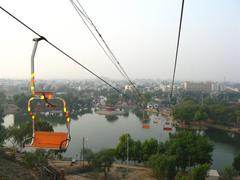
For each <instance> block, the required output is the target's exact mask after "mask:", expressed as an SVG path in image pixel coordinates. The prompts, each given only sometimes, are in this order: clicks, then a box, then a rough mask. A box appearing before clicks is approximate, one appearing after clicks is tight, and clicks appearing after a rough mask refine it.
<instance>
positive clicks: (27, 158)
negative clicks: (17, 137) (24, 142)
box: [23, 150, 48, 168]
mask: <svg viewBox="0 0 240 180" xmlns="http://www.w3.org/2000/svg"><path fill="white" fill-rule="evenodd" d="M23 162H24V164H25V165H26V166H27V167H29V168H33V167H39V166H40V167H41V166H46V165H48V159H47V155H46V153H45V151H43V150H36V152H33V153H32V152H26V153H25V154H24V156H23Z"/></svg>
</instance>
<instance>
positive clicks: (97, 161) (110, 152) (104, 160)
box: [92, 149, 115, 176]
mask: <svg viewBox="0 0 240 180" xmlns="http://www.w3.org/2000/svg"><path fill="white" fill-rule="evenodd" d="M114 158H115V151H114V149H103V150H101V151H99V152H98V153H96V154H95V155H94V158H93V160H92V165H93V166H94V167H95V168H96V169H99V170H102V171H103V172H104V175H105V176H107V173H108V172H109V170H110V167H111V166H112V163H113V162H114Z"/></svg>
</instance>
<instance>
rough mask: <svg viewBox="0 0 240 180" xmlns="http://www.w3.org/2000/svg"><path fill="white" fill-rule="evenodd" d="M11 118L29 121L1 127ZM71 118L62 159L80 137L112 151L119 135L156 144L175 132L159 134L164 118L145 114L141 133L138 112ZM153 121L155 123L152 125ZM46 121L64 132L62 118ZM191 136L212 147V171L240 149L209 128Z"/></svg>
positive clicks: (235, 137)
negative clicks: (69, 138) (145, 126)
mask: <svg viewBox="0 0 240 180" xmlns="http://www.w3.org/2000/svg"><path fill="white" fill-rule="evenodd" d="M87 112H88V113H87ZM11 117H12V122H14V124H16V125H19V124H20V123H23V122H26V121H31V119H30V118H29V117H28V115H27V114H25V115H22V114H16V115H15V116H6V117H5V118H4V124H5V123H8V124H11ZM75 117H76V119H73V120H72V122H71V125H70V126H71V136H72V141H71V142H70V145H69V149H68V150H67V152H66V153H65V154H64V156H68V157H69V156H72V157H74V155H76V154H77V153H79V152H80V148H81V139H82V137H83V136H85V137H88V139H89V141H88V148H91V149H93V150H94V151H98V150H100V149H102V148H112V147H115V145H116V144H117V143H118V138H119V136H120V135H121V134H123V133H130V134H131V136H132V138H133V139H136V140H137V139H139V140H141V141H144V140H145V139H148V138H155V139H157V140H159V141H160V142H164V141H166V140H168V139H169V136H170V135H171V134H174V133H175V132H176V129H175V128H173V131H172V132H171V133H169V132H165V131H163V124H164V121H165V118H164V117H162V116H161V115H160V116H157V115H154V114H148V119H146V120H147V123H148V124H149V125H150V126H151V128H150V129H143V128H142V112H141V111H139V112H136V113H132V112H129V113H128V114H127V115H122V116H115V117H105V116H102V115H98V114H96V113H95V112H92V109H90V110H89V109H88V110H87V109H85V110H84V111H82V113H81V114H79V113H76V116H75ZM44 118H45V117H44ZM156 119H157V121H158V122H157V123H155V120H156ZM46 120H47V121H49V122H51V124H53V125H54V130H55V131H64V130H65V119H64V118H59V117H52V116H50V117H47V118H46ZM6 125H7V124H6ZM177 131H182V130H177ZM195 132H196V133H197V134H200V135H206V136H207V137H209V139H210V141H211V142H212V143H213V144H214V152H213V165H212V167H213V168H218V169H219V170H223V168H224V166H227V165H231V164H232V161H233V158H234V156H235V154H236V153H237V151H238V150H239V149H240V135H239V134H232V133H227V132H224V131H221V130H217V129H212V128H209V129H207V130H199V131H195Z"/></svg>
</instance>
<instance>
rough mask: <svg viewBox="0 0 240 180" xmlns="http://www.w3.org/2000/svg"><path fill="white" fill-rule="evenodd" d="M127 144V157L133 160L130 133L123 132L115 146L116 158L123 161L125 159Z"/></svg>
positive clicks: (132, 143)
mask: <svg viewBox="0 0 240 180" xmlns="http://www.w3.org/2000/svg"><path fill="white" fill-rule="evenodd" d="M127 144H128V159H129V160H133V147H134V141H133V139H132V138H131V136H130V134H123V135H121V136H120V138H119V143H118V144H117V146H116V148H115V152H116V157H117V159H121V160H122V161H125V160H126V159H127Z"/></svg>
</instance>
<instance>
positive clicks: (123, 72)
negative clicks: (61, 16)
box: [70, 0, 141, 97]
mask: <svg viewBox="0 0 240 180" xmlns="http://www.w3.org/2000/svg"><path fill="white" fill-rule="evenodd" d="M70 2H71V3H72V5H73V6H74V8H75V9H76V11H77V12H78V14H79V16H80V17H81V19H82V20H83V22H84V24H85V25H86V26H87V28H88V29H89V31H90V32H91V34H92V35H93V36H94V38H95V40H96V41H97V42H98V44H99V45H100V47H101V48H102V49H103V51H104V53H105V54H106V55H107V57H108V58H109V59H110V60H111V62H112V63H113V64H114V66H115V67H116V68H117V69H118V71H119V72H120V73H121V74H122V76H123V77H124V78H125V79H126V80H127V81H128V82H129V84H131V85H132V86H133V87H134V89H135V91H136V92H137V94H138V96H139V97H141V94H140V92H139V91H138V89H137V87H136V86H135V85H134V83H133V82H132V81H131V79H130V78H129V76H128V75H127V73H126V71H125V70H124V68H123V67H122V66H121V64H120V62H119V61H118V59H117V58H116V56H115V55H114V53H113V52H112V50H111V49H110V47H109V46H108V44H107V43H106V41H105V40H104V38H103V37H102V35H101V33H100V32H99V31H98V29H97V27H96V26H95V24H94V23H93V22H92V20H91V19H90V17H89V16H88V14H87V12H86V11H85V10H84V8H83V6H82V5H81V4H80V2H79V1H78V0H76V2H77V4H78V6H79V7H80V8H81V9H80V8H79V7H78V6H77V5H76V3H74V1H73V0H70ZM82 16H84V18H85V19H86V20H87V21H88V23H89V24H90V25H91V26H92V27H93V28H94V30H95V31H96V33H97V34H98V36H99V37H100V39H101V40H102V42H103V44H104V45H105V47H106V48H107V50H108V52H109V54H110V55H111V57H110V56H109V54H108V53H106V50H105V49H104V48H103V46H102V44H101V43H100V42H99V40H98V39H97V38H96V36H95V34H94V33H93V32H92V30H91V29H90V27H89V26H88V25H87V23H86V21H85V20H84V18H83V17H82Z"/></svg>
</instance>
